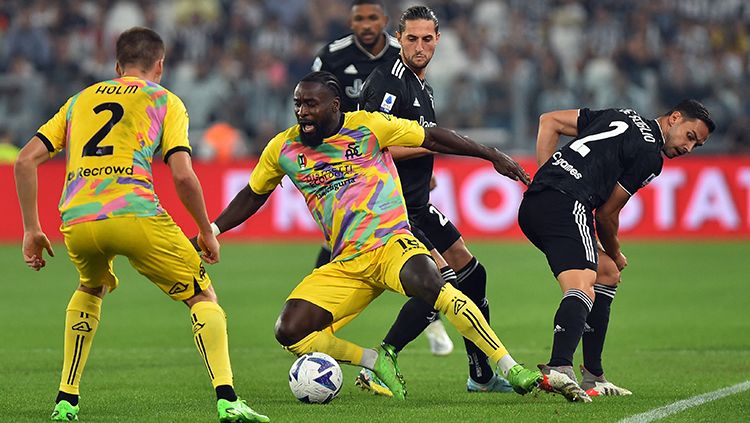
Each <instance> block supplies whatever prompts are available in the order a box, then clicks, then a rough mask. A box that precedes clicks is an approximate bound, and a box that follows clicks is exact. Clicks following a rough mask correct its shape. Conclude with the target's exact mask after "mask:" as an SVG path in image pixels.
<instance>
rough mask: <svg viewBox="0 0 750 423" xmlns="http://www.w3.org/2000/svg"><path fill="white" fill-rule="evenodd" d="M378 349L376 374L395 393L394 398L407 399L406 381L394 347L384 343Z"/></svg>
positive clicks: (374, 370)
mask: <svg viewBox="0 0 750 423" xmlns="http://www.w3.org/2000/svg"><path fill="white" fill-rule="evenodd" d="M376 351H377V352H378V358H377V359H376V360H375V366H373V367H374V368H373V369H372V371H373V372H374V373H375V376H377V377H378V379H380V380H381V381H383V383H385V385H386V386H387V387H388V389H390V390H391V392H392V393H393V397H394V398H397V399H400V400H402V399H405V398H406V382H404V376H402V375H401V371H400V370H399V369H398V363H397V362H396V352H395V351H394V348H393V347H392V346H390V345H388V344H382V345H381V346H379V347H378V348H377V349H376Z"/></svg>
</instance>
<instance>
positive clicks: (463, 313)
mask: <svg viewBox="0 0 750 423" xmlns="http://www.w3.org/2000/svg"><path fill="white" fill-rule="evenodd" d="M434 307H435V309H436V310H439V311H440V312H441V313H443V314H444V315H445V317H446V318H447V319H448V321H450V322H451V324H453V326H455V327H456V329H458V331H459V332H461V335H463V337H464V338H466V339H468V340H470V341H471V342H473V343H474V345H476V346H477V347H479V349H480V350H482V352H484V353H485V354H487V357H489V358H490V363H497V362H498V361H499V360H500V358H501V357H503V356H504V355H506V354H508V350H506V349H505V346H503V343H502V342H500V339H498V337H497V335H495V331H493V330H492V328H491V327H490V325H489V324H488V323H487V320H485V318H484V316H482V312H481V311H479V308H478V307H477V305H476V304H474V302H473V301H472V300H470V299H469V297H467V296H466V295H465V294H464V293H463V292H461V291H459V290H458V289H456V288H455V287H453V285H451V284H449V283H446V284H445V285H443V288H442V289H441V290H440V294H439V295H438V298H437V301H435V306H434Z"/></svg>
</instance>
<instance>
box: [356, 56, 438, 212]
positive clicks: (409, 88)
mask: <svg viewBox="0 0 750 423" xmlns="http://www.w3.org/2000/svg"><path fill="white" fill-rule="evenodd" d="M359 108H360V109H361V110H367V111H368V112H373V111H381V112H385V113H390V114H392V115H394V116H396V117H400V118H404V119H410V120H415V121H417V122H419V124H420V125H422V126H423V127H425V128H430V127H433V126H437V123H436V119H435V106H434V104H433V100H432V87H430V85H429V84H427V82H426V81H422V80H420V79H419V78H418V77H417V75H416V74H415V73H414V72H412V71H411V69H409V68H408V67H407V66H406V65H405V64H404V62H403V61H401V57H400V56H399V57H397V58H396V59H394V60H391V61H390V62H388V63H385V64H382V65H380V66H378V67H377V68H375V70H374V71H372V73H371V74H370V76H369V77H368V78H367V80H366V81H365V85H364V87H363V88H362V93H361V94H360V97H359ZM434 161H435V159H434V157H433V156H432V154H426V155H424V156H421V157H417V158H414V159H408V160H399V161H397V162H396V168H397V169H398V175H399V178H400V179H401V187H402V188H403V191H404V199H405V200H406V207H407V208H409V209H415V208H419V207H424V206H426V205H427V203H428V202H429V201H430V178H431V177H432V166H433V164H434Z"/></svg>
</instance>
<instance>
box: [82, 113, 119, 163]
mask: <svg viewBox="0 0 750 423" xmlns="http://www.w3.org/2000/svg"><path fill="white" fill-rule="evenodd" d="M105 110H109V111H110V112H112V116H111V117H110V118H109V120H108V121H107V123H105V124H104V126H102V127H101V128H99V130H98V131H96V133H95V134H94V136H92V137H91V139H90V140H88V142H86V145H84V146H83V152H82V153H81V156H82V157H90V156H95V157H98V156H110V155H112V153H114V150H115V149H114V147H113V146H111V145H107V146H103V147H99V143H100V142H101V141H102V140H103V139H104V137H106V136H107V134H109V131H111V130H112V127H113V126H115V124H117V122H119V121H120V120H121V119H122V116H123V115H124V114H125V110H124V109H123V108H122V106H121V105H120V103H102V104H100V105H98V106H96V107H94V113H96V114H99V113H101V112H103V111H105Z"/></svg>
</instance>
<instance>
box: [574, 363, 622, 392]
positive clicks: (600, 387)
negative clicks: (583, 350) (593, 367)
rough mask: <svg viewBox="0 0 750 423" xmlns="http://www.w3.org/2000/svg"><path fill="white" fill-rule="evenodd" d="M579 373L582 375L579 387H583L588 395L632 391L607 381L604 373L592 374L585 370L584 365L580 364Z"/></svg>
mask: <svg viewBox="0 0 750 423" xmlns="http://www.w3.org/2000/svg"><path fill="white" fill-rule="evenodd" d="M581 374H582V375H583V381H581V388H583V389H584V390H585V391H586V393H587V394H589V396H590V397H602V396H619V395H633V393H632V392H630V391H628V390H627V389H625V388H620V387H619V386H617V385H615V384H613V383H611V382H609V381H607V379H606V378H605V377H604V373H602V375H601V376H594V375H593V374H592V373H591V372H589V371H588V370H586V368H585V367H583V366H581Z"/></svg>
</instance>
